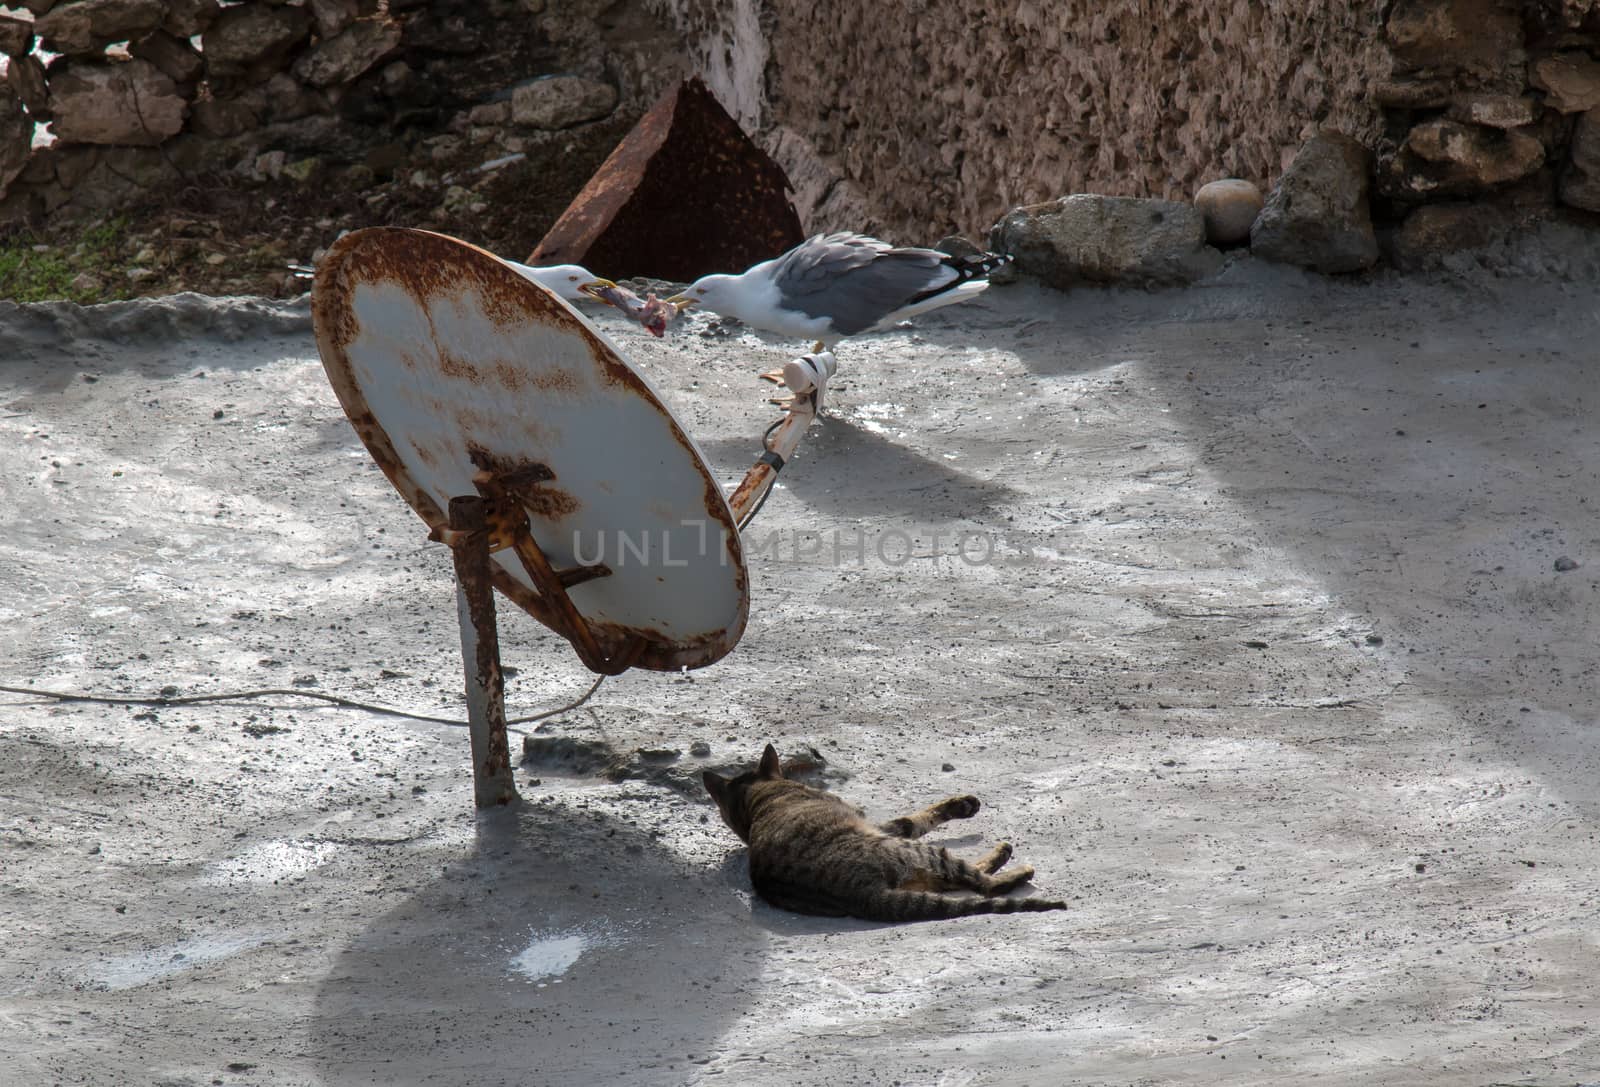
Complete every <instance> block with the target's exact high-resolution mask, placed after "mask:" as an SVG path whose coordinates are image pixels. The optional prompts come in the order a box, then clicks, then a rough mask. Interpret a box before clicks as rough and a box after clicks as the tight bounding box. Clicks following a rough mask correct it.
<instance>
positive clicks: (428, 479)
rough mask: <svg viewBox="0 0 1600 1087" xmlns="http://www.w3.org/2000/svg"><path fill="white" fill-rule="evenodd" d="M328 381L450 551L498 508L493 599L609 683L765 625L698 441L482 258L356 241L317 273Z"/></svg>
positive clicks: (707, 651)
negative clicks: (470, 507)
mask: <svg viewBox="0 0 1600 1087" xmlns="http://www.w3.org/2000/svg"><path fill="white" fill-rule="evenodd" d="M312 302H313V313H314V317H315V323H316V333H317V345H318V347H319V349H320V350H321V353H322V361H323V365H324V367H325V368H326V369H327V372H328V379H329V381H330V382H331V383H332V384H333V388H334V391H335V392H336V393H337V394H338V397H339V402H340V403H341V404H342V405H343V406H344V410H345V414H346V415H348V416H349V417H350V421H351V422H352V423H353V424H354V425H355V428H356V432H357V433H358V434H359V435H360V436H361V440H362V442H363V443H365V445H366V447H367V450H368V451H369V452H370V453H371V454H372V457H373V459H374V460H376V461H377V462H378V465H379V467H381V468H382V469H383V471H384V473H385V474H386V475H387V476H388V477H389V481H390V482H391V483H393V484H394V486H395V489H397V490H398V491H399V492H400V493H401V495H403V496H404V497H405V500H406V501H407V502H408V503H410V505H411V508H412V509H414V510H416V511H417V514H418V515H419V516H421V518H422V519H423V520H424V521H425V522H427V524H428V526H429V528H430V530H431V534H432V535H433V537H434V538H436V539H444V540H448V539H449V536H450V532H451V529H450V525H449V513H448V511H449V507H450V500H451V499H452V498H459V497H463V496H479V497H481V499H482V500H483V508H484V511H485V520H486V522H487V527H488V533H489V550H490V554H491V559H492V561H491V564H490V577H491V579H492V581H493V583H494V586H495V587H496V588H497V589H499V590H500V591H501V592H502V593H503V594H505V596H507V597H508V598H510V599H511V600H512V601H513V602H515V603H516V604H517V605H519V606H520V607H522V608H523V609H524V610H526V611H527V612H528V613H529V614H531V615H532V616H533V617H534V618H535V619H538V620H539V621H540V622H541V623H544V624H545V625H546V626H548V627H550V628H551V629H552V630H554V631H556V632H557V633H558V634H561V635H562V636H564V637H566V638H567V639H568V640H569V641H571V642H572V643H573V646H574V648H576V649H577V650H578V653H579V656H580V657H581V658H582V659H583V661H584V663H585V664H587V665H588V666H589V667H590V668H591V669H593V670H594V671H597V672H605V673H615V672H620V671H623V670H625V669H626V668H629V667H642V668H652V669H657V670H669V669H679V668H699V667H702V666H704V665H707V664H710V663H712V662H713V661H716V660H717V659H719V658H720V657H722V656H723V655H724V654H726V653H727V652H728V651H729V650H730V649H732V648H733V647H734V645H736V644H737V643H738V641H739V637H740V635H741V634H743V633H744V627H745V622H746V619H747V618H748V615H749V587H748V578H747V574H746V570H745V563H744V555H743V552H742V551H741V549H740V546H739V533H738V530H737V528H736V527H735V521H734V517H733V514H732V512H731V511H730V510H729V506H728V503H727V501H726V500H724V498H723V496H722V491H721V488H719V487H718V486H717V483H716V481H715V480H714V479H713V478H712V476H711V472H710V470H709V469H708V468H707V467H706V464H705V460H704V458H703V457H702V456H701V454H700V451H699V450H698V449H697V448H696V447H695V444H694V442H693V441H692V440H691V439H690V438H689V436H688V434H687V433H686V432H685V431H684V429H683V427H681V426H680V425H679V424H678V421H677V420H676V419H674V418H673V416H672V413H671V412H670V411H668V410H667V408H666V407H665V405H663V404H662V402H661V400H660V399H659V398H658V397H657V396H656V394H655V393H654V391H653V390H652V389H651V388H650V386H649V385H648V384H647V383H646V382H645V381H644V379H643V378H642V377H640V376H639V375H638V374H637V373H635V372H634V370H633V369H632V367H630V366H629V365H628V364H627V363H626V362H625V361H624V360H623V359H622V357H621V356H620V355H619V354H618V352H617V350H616V348H615V346H614V345H613V344H612V343H611V342H610V341H609V340H607V339H606V338H605V337H604V336H603V335H601V334H600V333H599V332H598V331H596V330H595V328H594V327H593V326H591V325H590V324H589V323H588V321H586V320H584V319H583V318H582V317H580V316H579V315H578V314H577V313H576V312H575V311H574V310H573V309H571V308H570V307H569V306H568V305H567V304H566V303H564V302H562V301H561V300H560V299H558V298H557V297H556V296H555V295H554V294H551V293H550V292H548V291H546V290H545V289H544V288H542V287H540V286H538V285H537V284H535V283H532V282H530V281H529V280H527V279H525V278H523V277H522V276H521V275H519V274H518V273H516V272H514V271H512V270H511V269H510V268H508V267H506V265H504V264H503V263H501V262H500V260H498V259H497V258H496V257H494V256H493V255H492V254H490V253H487V252H485V251H483V250H481V249H478V248H476V247H475V246H471V245H467V244H466V243H464V242H460V241H457V240H455V239H453V238H448V237H445V236H443V235H440V234H433V233H430V232H428V231H422V230H409V229H402V228H396V227H382V228H374V229H369V230H358V231H355V232H353V233H351V234H347V235H345V236H344V237H342V238H340V239H339V240H338V241H337V242H335V243H334V244H333V246H332V248H330V249H329V250H328V253H327V255H326V256H325V257H324V258H323V259H322V261H321V262H320V263H319V265H318V268H317V278H316V289H315V292H314V294H313V299H312Z"/></svg>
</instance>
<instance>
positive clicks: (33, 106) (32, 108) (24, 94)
mask: <svg viewBox="0 0 1600 1087" xmlns="http://www.w3.org/2000/svg"><path fill="white" fill-rule="evenodd" d="M6 83H7V84H8V85H9V86H10V87H11V89H12V90H13V91H15V92H16V93H17V97H19V98H21V99H22V104H23V105H24V106H27V107H28V113H29V115H30V116H31V117H32V118H33V119H34V120H35V121H48V120H49V119H50V88H49V87H48V86H47V85H46V84H45V79H44V62H43V61H41V60H40V59H39V58H38V57H35V56H26V57H12V58H11V63H10V65H9V66H7V68H6Z"/></svg>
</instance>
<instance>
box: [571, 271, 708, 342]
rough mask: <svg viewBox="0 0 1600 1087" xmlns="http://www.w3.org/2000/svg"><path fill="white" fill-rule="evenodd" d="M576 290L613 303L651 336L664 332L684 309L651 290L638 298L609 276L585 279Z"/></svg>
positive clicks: (606, 302)
mask: <svg viewBox="0 0 1600 1087" xmlns="http://www.w3.org/2000/svg"><path fill="white" fill-rule="evenodd" d="M578 290H580V291H582V292H583V293H584V294H586V295H588V296H589V297H590V298H594V299H597V300H599V301H601V302H604V303H605V304H606V305H608V306H614V307H616V308H617V309H618V310H620V311H621V312H622V315H623V316H624V317H626V318H628V320H630V321H633V322H635V323H636V324H638V325H640V326H641V327H643V328H644V330H645V331H646V332H648V333H650V334H651V335H652V336H664V335H666V332H667V325H668V324H670V323H671V322H672V319H673V318H674V317H676V316H678V314H679V313H681V312H682V311H683V309H684V307H683V306H681V305H679V304H678V303H676V302H673V301H669V300H667V299H665V298H657V297H656V293H655V292H654V291H650V292H649V293H647V294H646V295H645V296H644V297H643V298H640V297H639V296H638V295H636V294H634V293H633V292H632V291H630V290H628V288H626V287H619V286H618V285H617V284H615V283H613V282H611V280H609V279H597V280H595V281H594V282H593V283H585V284H584V285H583V286H581V287H579V288H578Z"/></svg>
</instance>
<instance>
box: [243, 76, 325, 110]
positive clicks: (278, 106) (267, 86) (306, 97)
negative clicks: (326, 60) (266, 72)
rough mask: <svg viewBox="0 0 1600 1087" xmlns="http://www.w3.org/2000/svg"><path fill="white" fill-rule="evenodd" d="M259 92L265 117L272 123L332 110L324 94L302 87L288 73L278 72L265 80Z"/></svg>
mask: <svg viewBox="0 0 1600 1087" xmlns="http://www.w3.org/2000/svg"><path fill="white" fill-rule="evenodd" d="M261 91H262V93H263V95H264V96H265V100H266V112H267V115H268V116H269V117H270V118H271V119H272V120H273V121H297V120H299V119H300V118H302V117H309V116H311V115H312V114H314V113H327V112H329V111H330V110H331V109H332V108H333V107H332V105H331V103H330V102H329V101H328V96H327V95H326V94H323V93H322V92H321V91H313V90H310V89H308V88H306V87H302V86H301V85H300V84H299V83H296V82H295V79H294V77H293V76H291V75H290V74H289V73H288V72H279V73H278V74H277V75H275V76H273V77H272V78H271V79H269V80H267V81H266V82H265V83H263V84H262V85H261ZM252 100H253V98H252Z"/></svg>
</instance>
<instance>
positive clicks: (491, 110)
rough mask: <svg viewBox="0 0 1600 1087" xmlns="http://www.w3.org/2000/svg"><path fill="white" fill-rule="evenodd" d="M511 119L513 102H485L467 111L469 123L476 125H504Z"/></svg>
mask: <svg viewBox="0 0 1600 1087" xmlns="http://www.w3.org/2000/svg"><path fill="white" fill-rule="evenodd" d="M509 120H511V103H510V101H504V102H485V103H483V104H482V105H477V106H473V107H472V108H471V109H470V110H468V111H467V123H468V124H474V125H491V126H492V125H503V124H505V123H506V122H507V121H509Z"/></svg>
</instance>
